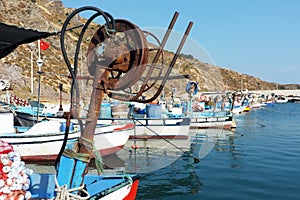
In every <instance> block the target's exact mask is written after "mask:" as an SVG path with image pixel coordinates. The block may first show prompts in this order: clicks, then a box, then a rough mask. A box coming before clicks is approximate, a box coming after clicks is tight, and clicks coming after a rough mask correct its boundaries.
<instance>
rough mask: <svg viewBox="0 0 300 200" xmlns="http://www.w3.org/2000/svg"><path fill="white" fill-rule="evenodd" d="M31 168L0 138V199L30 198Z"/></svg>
mask: <svg viewBox="0 0 300 200" xmlns="http://www.w3.org/2000/svg"><path fill="white" fill-rule="evenodd" d="M31 174H32V170H31V169H28V168H26V167H25V163H24V162H23V161H22V160H21V157H20V155H19V154H18V153H16V152H14V150H13V147H12V146H11V145H10V144H8V143H7V142H4V141H1V140H0V200H23V199H29V198H31V193H30V191H28V190H29V187H30V179H29V176H30V175H31Z"/></svg>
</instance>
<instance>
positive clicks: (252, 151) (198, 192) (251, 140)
mask: <svg viewBox="0 0 300 200" xmlns="http://www.w3.org/2000/svg"><path fill="white" fill-rule="evenodd" d="M234 118H235V120H236V123H237V129H236V132H235V133H233V132H231V131H224V130H204V131H203V130H197V131H191V132H190V133H191V135H192V136H195V135H198V136H199V137H198V138H199V141H200V142H199V143H198V142H197V141H198V140H196V142H195V141H194V140H193V142H194V143H195V144H198V145H196V146H194V148H193V154H192V156H193V157H200V158H201V161H200V162H198V163H195V162H194V159H192V158H191V157H190V156H187V154H185V153H183V152H185V151H189V149H190V148H189V147H190V144H189V142H190V140H172V141H164V140H150V141H136V142H134V141H129V142H128V144H127V145H126V147H125V148H124V149H123V150H121V151H120V152H119V153H118V154H116V155H112V156H111V157H106V158H104V162H105V164H106V165H107V166H108V167H110V168H112V169H113V170H125V171H127V172H132V173H138V174H140V177H141V179H140V183H139V188H138V195H137V200H159V199H162V200H184V199H188V200H190V199H197V200H198V199H199V200H222V199H224V200H228V199H230V200H260V199H262V200H283V199H284V200H299V199H300V124H299V122H300V104H297V103H287V104H276V105H275V106H272V107H265V108H260V109H256V110H252V111H251V112H249V113H246V114H243V115H237V116H235V117H234ZM203 140H204V141H205V142H204V143H203ZM132 145H137V146H138V147H139V148H138V149H137V150H136V151H135V152H134V151H133V150H132ZM198 147H199V148H198ZM201 148H202V149H201ZM199 149H200V151H199ZM199 152H200V153H199ZM29 167H34V169H35V171H37V172H39V171H47V172H49V166H40V165H37V166H36V165H30V166H29ZM45 167H48V168H47V169H44V168H45ZM51 169H52V171H53V169H54V168H53V167H51ZM90 172H91V173H93V172H95V171H93V169H92V168H91V170H90Z"/></svg>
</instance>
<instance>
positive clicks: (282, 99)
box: [275, 95, 289, 103]
mask: <svg viewBox="0 0 300 200" xmlns="http://www.w3.org/2000/svg"><path fill="white" fill-rule="evenodd" d="M288 101H289V99H288V98H287V97H286V96H285V95H278V96H277V97H276V98H275V103H287V102H288Z"/></svg>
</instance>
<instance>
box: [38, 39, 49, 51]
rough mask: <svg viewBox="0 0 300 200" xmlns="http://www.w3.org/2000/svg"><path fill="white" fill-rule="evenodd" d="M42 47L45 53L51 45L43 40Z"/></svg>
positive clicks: (41, 41)
mask: <svg viewBox="0 0 300 200" xmlns="http://www.w3.org/2000/svg"><path fill="white" fill-rule="evenodd" d="M40 47H41V49H42V50H43V51H45V50H46V49H48V47H50V44H49V43H47V42H45V41H43V40H40Z"/></svg>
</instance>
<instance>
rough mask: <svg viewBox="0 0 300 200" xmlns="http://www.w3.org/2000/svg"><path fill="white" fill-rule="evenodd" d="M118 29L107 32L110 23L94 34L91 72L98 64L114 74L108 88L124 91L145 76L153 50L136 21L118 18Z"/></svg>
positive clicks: (90, 59)
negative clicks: (149, 55)
mask: <svg viewBox="0 0 300 200" xmlns="http://www.w3.org/2000/svg"><path fill="white" fill-rule="evenodd" d="M115 23H116V27H115V28H116V30H115V31H116V32H115V33H114V34H113V35H112V34H109V33H108V32H107V29H106V25H103V26H101V27H100V28H99V29H98V30H97V31H96V33H95V34H94V36H93V38H92V40H91V42H90V45H89V49H88V68H89V72H90V74H91V75H94V74H95V69H96V67H99V66H100V67H102V68H104V69H105V70H107V71H108V72H109V73H110V76H109V80H108V82H106V83H105V86H106V89H108V90H124V89H127V88H129V87H130V86H132V85H133V84H135V83H136V82H137V81H138V80H139V79H140V77H141V75H142V73H143V71H144V70H145V67H146V64H147V62H148V54H149V50H148V47H147V41H146V38H145V35H144V33H143V32H142V30H141V29H140V28H139V27H138V26H136V25H135V24H133V23H131V22H129V21H127V20H124V19H117V20H115Z"/></svg>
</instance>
